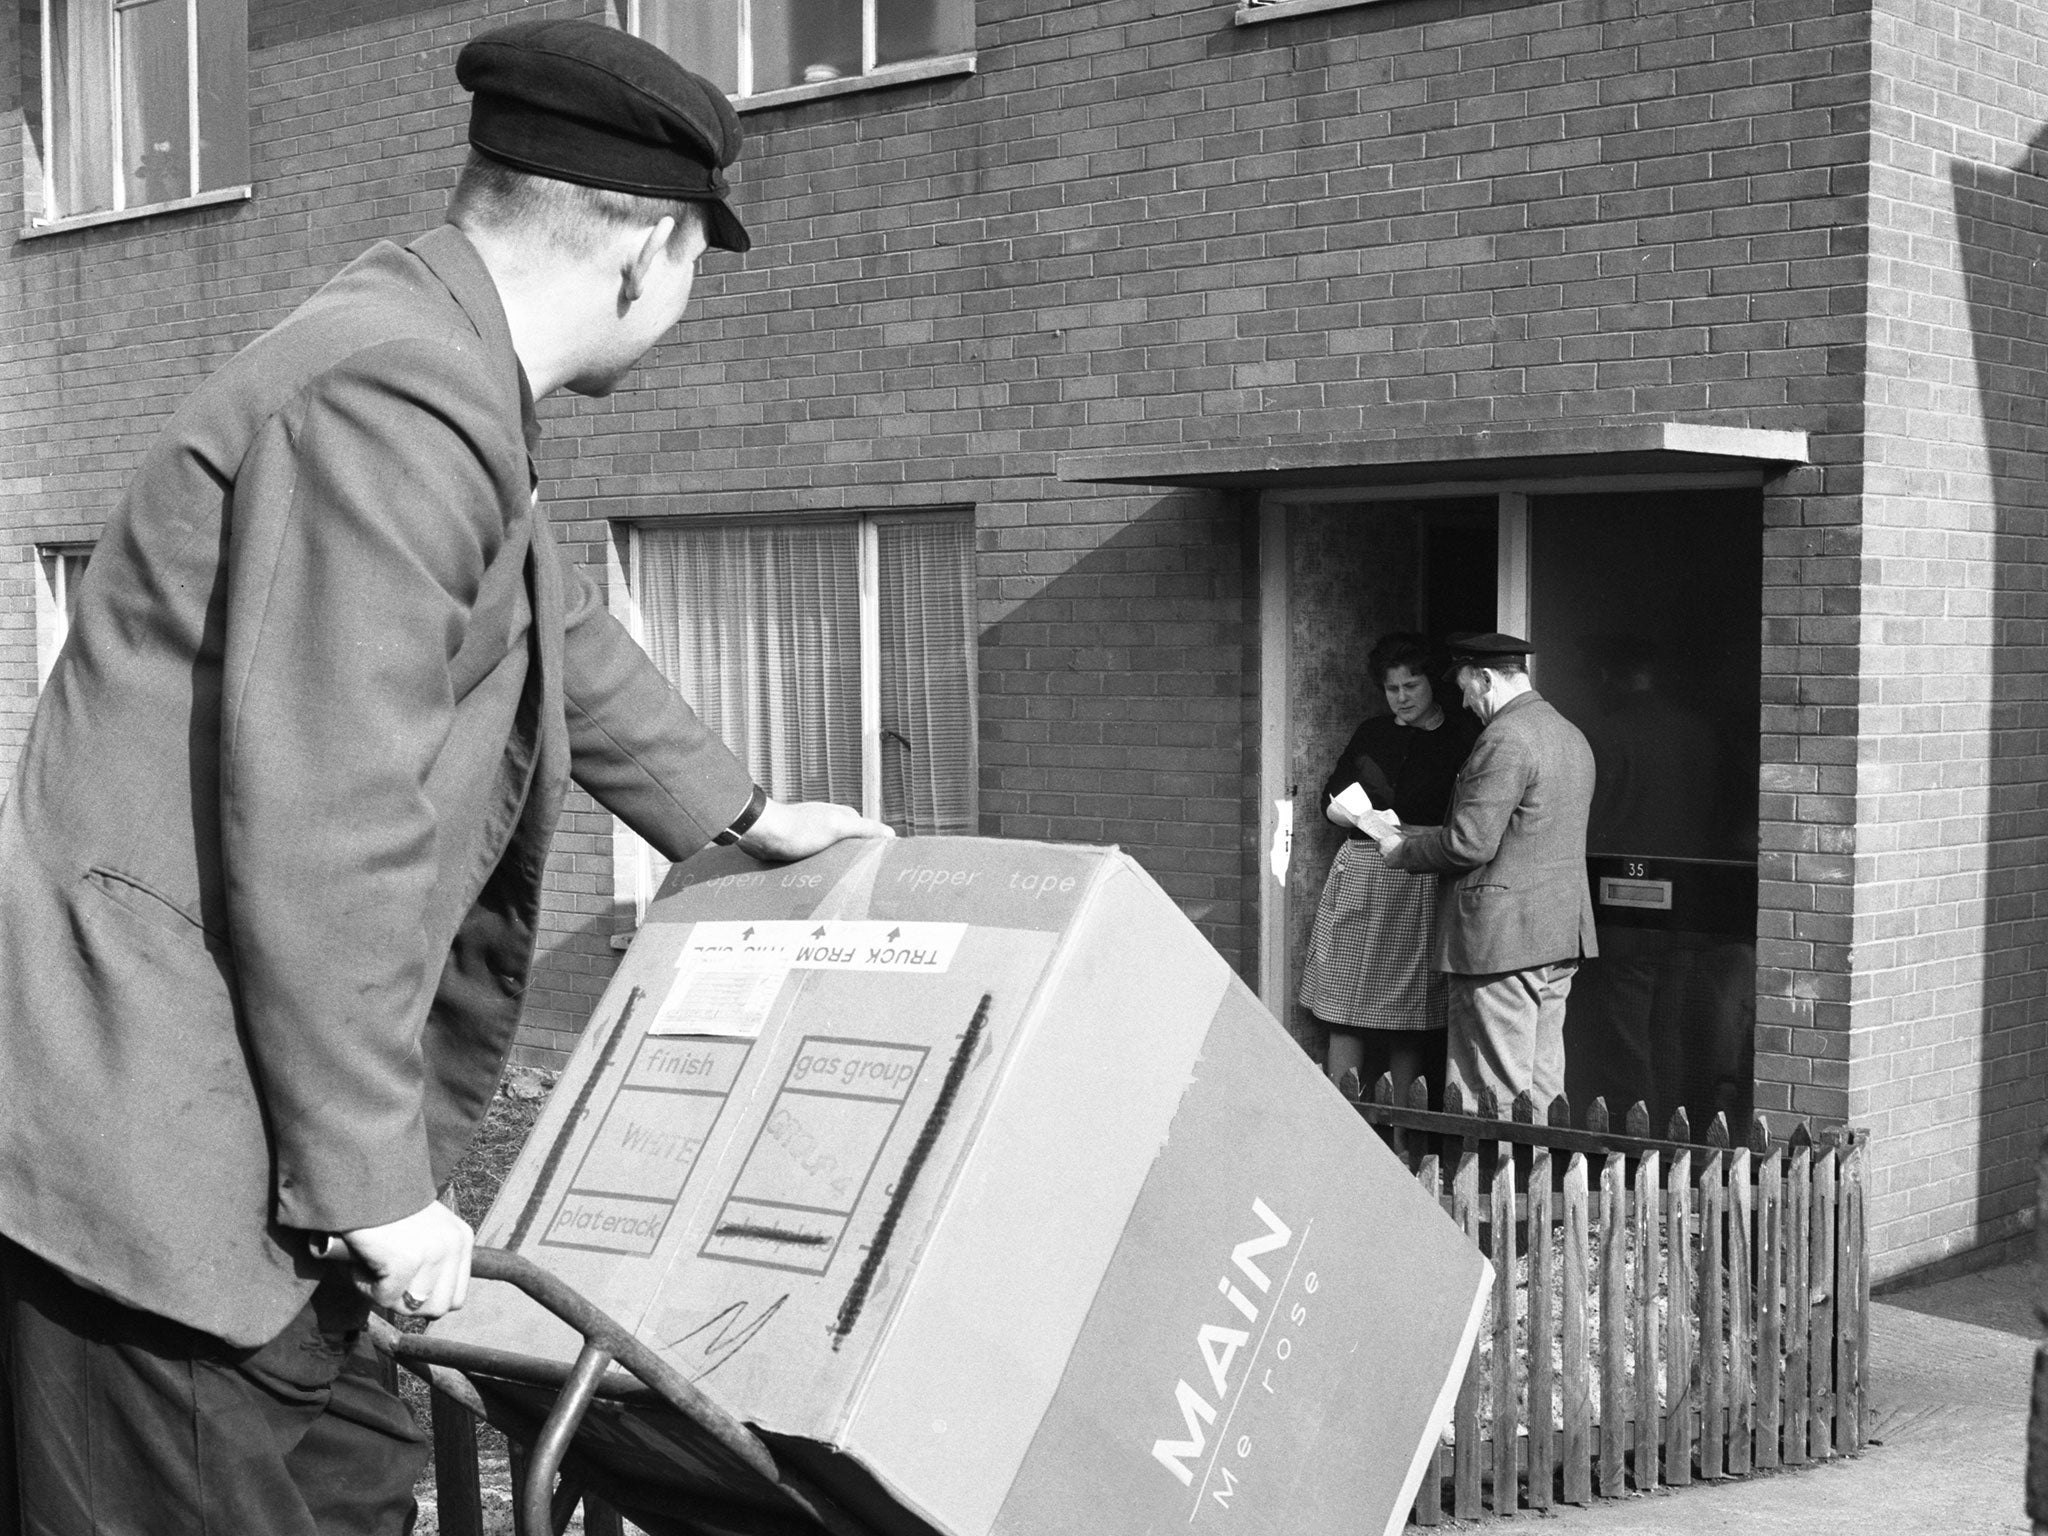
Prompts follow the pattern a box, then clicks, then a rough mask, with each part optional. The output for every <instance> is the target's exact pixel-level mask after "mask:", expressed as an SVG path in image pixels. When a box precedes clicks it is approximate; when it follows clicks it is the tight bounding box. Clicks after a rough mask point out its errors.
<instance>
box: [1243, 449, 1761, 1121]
mask: <svg viewBox="0 0 2048 1536" xmlns="http://www.w3.org/2000/svg"><path fill="white" fill-rule="evenodd" d="M1262 542H1263V548H1264V557H1265V558H1264V569H1263V573H1262V589H1261V604H1262V607H1263V609H1264V620H1263V623H1262V631H1263V635H1264V645H1265V649H1266V659H1265V661H1264V663H1263V676H1262V682H1261V688H1262V710H1261V712H1262V734H1263V735H1264V737H1265V744H1264V746H1263V748H1262V763H1263V773H1264V780H1265V783H1266V784H1267V785H1268V786H1270V788H1269V791H1268V793H1267V794H1266V795H1265V797H1264V800H1265V804H1264V806H1263V807H1262V813H1263V814H1262V825H1263V826H1264V828H1265V835H1266V843H1267V846H1268V852H1269V858H1268V864H1269V868H1268V869H1267V870H1266V871H1265V876H1266V878H1265V880H1264V881H1263V882H1262V893H1263V894H1262V900H1261V973H1260V974H1261V987H1260V990H1261V993H1262V995H1263V996H1264V997H1265V999H1266V1002H1267V1004H1268V1006H1269V1007H1271V1008H1272V1009H1273V1011H1274V1012H1275V1014H1276V1015H1278V1016H1279V1017H1280V1018H1282V1019H1284V1020H1285V1021H1286V1022H1287V1023H1288V1026H1289V1028H1290V1029H1291V1030H1292V1031H1293V1032H1294V1033H1295V1034H1296V1036H1297V1038H1299V1039H1300V1040H1301V1043H1302V1045H1303V1047H1304V1048H1305V1049H1307V1050H1309V1051H1310V1052H1312V1053H1314V1054H1317V1055H1318V1056H1320V1053H1321V1050H1322V1045H1323V1042H1322V1039H1321V1030H1320V1029H1319V1028H1318V1027H1317V1025H1316V1024H1315V1022H1314V1020H1313V1019H1311V1018H1310V1017H1309V1016H1308V1015H1307V1013H1306V1011H1305V1010H1303V1009H1302V1008H1300V1007H1299V1006H1298V1005H1297V1004H1296V1002H1295V996H1296V993H1297V990H1298V987H1299V982H1300V975H1301V967H1302V963H1303V958H1304V956H1305V955H1306V953H1307V948H1308V936H1309V932H1310V930H1311V928H1312V926H1313V923H1314V919H1315V910H1316V904H1317V899H1318V897H1319V896H1320V894H1321V890H1322V884H1323V881H1324V879H1325V877H1326V876H1327V874H1328V871H1329V868H1330V864H1331V860H1332V858H1333V857H1334V855H1335V853H1336V850H1337V848H1338V846H1339V844H1340V842H1341V840H1342V834H1341V833H1340V832H1339V831H1338V829H1337V828H1335V827H1333V826H1331V825H1330V824H1329V823H1328V822H1327V821H1325V820H1324V818H1323V815H1322V806H1321V790H1322V787H1323V782H1324V778H1325V776H1326V775H1327V774H1328V773H1329V771H1330V768H1331V765H1332V764H1333V763H1334V762H1335V760H1336V757H1337V755H1338V753H1339V752H1340V751H1341V750H1342V748H1343V746H1344V743H1345V741H1346V739H1347V738H1348V737H1349V735H1350V733H1351V731H1352V730H1353V729H1354V728H1355V727H1356V726H1357V724H1358V723H1359V721H1360V720H1361V719H1362V718H1363V717H1364V716H1365V715H1367V714H1369V713H1379V712H1381V711H1383V710H1384V708H1385V705H1384V702H1383V701H1382V700H1380V699H1379V698H1378V697H1377V696H1376V690H1375V689H1374V688H1373V685H1372V681H1371V679H1370V678H1369V677H1368V676H1367V675H1366V672H1365V666H1364V661H1365V656H1366V653H1367V651H1369V650H1370V648H1371V646H1372V644H1373V642H1374V641H1375V640H1376V639H1377V638H1379V636H1380V635H1382V634H1384V633H1385V632H1387V631H1389V630H1395V629H1409V630H1419V631H1421V632H1423V633H1425V634H1430V635H1432V636H1436V637H1441V636H1442V635H1443V634H1446V633H1449V632H1454V631H1457V630H1485V629H1494V628H1501V629H1507V630H1510V631H1514V632H1518V633H1521V634H1523V635H1524V636H1525V637H1526V638H1528V639H1529V640H1530V641H1531V642H1532V643H1533V644H1534V645H1535V647H1536V655H1535V657H1534V658H1533V660H1532V667H1531V671H1532V676H1533V678H1534V681H1535V682H1536V685H1537V687H1538V688H1539V689H1540V690H1541V691H1542V692H1543V693H1544V694H1545V695H1546V696H1547V697H1549V698H1550V700H1551V702H1552V703H1554V704H1555V705H1557V707H1558V708H1559V709H1560V710H1561V711H1562V712H1563V713H1564V714H1565V715H1566V716H1567V718H1569V719H1571V720H1572V721H1573V722H1574V723H1576V724H1577V725H1578V726H1579V727H1580V728H1581V729H1582V730H1584V731H1585V732H1586V734H1587V737H1588V739H1589V740H1590V741H1591V742H1592V743H1593V746H1594V752H1595V758H1596V763H1597V765H1598V770H1599V774H1600V780H1601V788H1600V791H1599V798H1598V799H1597V800H1596V804H1595V817H1594V825H1593V828H1592V833H1591V836H1590V837H1589V848H1588V854H1589V859H1588V880H1589V882H1590V884H1591V888H1592V892H1593V897H1594V912H1595V915H1596V920H1597V922H1598V925H1599V933H1600V944H1601V948H1602V958H1601V959H1600V960H1596V961H1591V962H1589V963H1588V964H1587V965H1585V966H1584V967H1582V968H1581V970H1580V973H1579V977H1578V980H1577V982H1576V984H1575V986H1574V990H1573V994H1572V999H1571V1004H1570V1007H1569V1009H1568V1010H1567V1016H1566V1061H1567V1076H1566V1082H1567V1090H1568V1091H1569V1093H1570V1094H1571V1097H1572V1101H1573V1103H1574V1105H1575V1106H1581V1107H1582V1106H1583V1105H1584V1104H1586V1103H1587V1102H1588V1101H1589V1100H1590V1099H1591V1098H1593V1097H1594V1096H1596V1095H1598V1096H1600V1097H1603V1098H1605V1099H1606V1100H1607V1103H1608V1106H1609V1108H1610V1110H1611V1111H1612V1112H1613V1113H1614V1114H1615V1115H1616V1116H1617V1118H1618V1117H1619V1116H1620V1114H1621V1113H1623V1112H1624V1111H1625V1110H1626V1109H1627V1107H1628V1106H1629V1105H1630V1104H1632V1103H1635V1102H1637V1101H1638V1100H1640V1101H1641V1102H1642V1103H1643V1104H1644V1105H1645V1106H1646V1107H1647V1108H1648V1109H1649V1110H1650V1112H1651V1114H1652V1116H1653V1118H1654V1119H1655V1120H1656V1122H1657V1128H1658V1129H1659V1130H1660V1131H1661V1130H1662V1129H1663V1126H1664V1123H1665V1122H1666V1121H1667V1120H1668V1118H1669V1116H1670V1115H1671V1113H1672V1112H1673V1111H1674V1110H1676V1109H1678V1108H1681V1107H1682V1108H1684V1109H1686V1110H1687V1112H1688V1114H1689V1115H1690V1117H1691V1119H1692V1122H1693V1128H1694V1130H1695V1131H1703V1130H1704V1128H1705V1125H1706V1123H1707V1121H1708V1120H1710V1119H1711V1117H1712V1115H1713V1114H1714V1113H1715V1112H1716V1111H1727V1112H1728V1113H1729V1115H1730V1119H1731V1122H1734V1121H1736V1119H1737V1117H1738V1116H1742V1115H1746V1114H1747V1112H1748V1109H1749V1107H1750V1101H1751V1094H1752V1088H1753V1060H1754V1050H1755V1009H1756V979H1755V969H1756V911H1757V906H1756V894H1757V893H1756V879H1757V866H1756V828H1757V762H1758V746H1759V719H1760V705H1759V677H1760V671H1761V597H1762V511H1761V497H1760V493H1759V492H1758V491H1757V490H1756V489H1755V488H1753V487H1750V486H1741V487H1717V488H1678V489H1673V488H1669V487H1663V488H1655V489H1631V490H1626V491H1621V490H1612V491H1610V490H1605V489H1602V488H1600V487H1598V486H1595V487H1593V488H1591V489H1589V490H1585V491H1574V492H1573V493H1572V494H1569V495H1567V494H1557V493H1553V492H1550V491H1549V490H1548V489H1547V488H1544V487H1531V488H1529V489H1528V490H1526V491H1525V490H1517V491H1512V492H1506V493H1502V494H1480V495H1472V494H1465V495H1454V496H1446V497H1441V498H1434V499H1432V498H1428V497H1421V496H1411V497H1407V498H1404V499H1388V500H1373V499H1369V498H1368V497H1366V496H1362V495H1358V496H1352V497H1343V496H1335V495H1332V496H1329V497H1327V498H1325V499H1321V500H1315V501H1308V500H1303V501H1299V502H1295V503H1292V504H1289V505H1285V506H1274V507H1270V508H1269V509H1268V511H1267V513H1266V519H1265V524H1264V529H1263V535H1262ZM1282 787H1284V791H1285V792H1284V793H1280V792H1279V790H1280V789H1281V788H1282Z"/></svg>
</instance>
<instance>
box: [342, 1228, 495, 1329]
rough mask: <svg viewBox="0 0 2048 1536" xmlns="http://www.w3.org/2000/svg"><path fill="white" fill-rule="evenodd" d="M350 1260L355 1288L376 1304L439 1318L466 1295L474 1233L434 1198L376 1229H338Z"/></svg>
mask: <svg viewBox="0 0 2048 1536" xmlns="http://www.w3.org/2000/svg"><path fill="white" fill-rule="evenodd" d="M342 1237H343V1239H344V1240H345V1241H346V1242H347V1243H348V1251H349V1254H350V1255H351V1257H353V1258H354V1260H355V1284H356V1289H357V1290H359V1291H361V1292H362V1293H363V1294H364V1295H365V1296H368V1297H369V1298H370V1299H371V1300H372V1301H374V1302H376V1303H377V1305H378V1306H380V1307H390V1308H392V1309H394V1310H396V1311H399V1312H403V1313H406V1314H407V1315H409V1316H413V1317H440V1316H442V1315H443V1314H444V1313H448V1312H453V1311H454V1310H455V1309H456V1308H457V1307H459V1306H461V1305H462V1303H463V1302H464V1301H465V1300H467V1299H468V1296H469V1255H470V1250H471V1249H472V1248H474V1247H475V1245H476V1234H475V1233H473V1232H471V1231H470V1230H469V1223H468V1222H466V1221H464V1220H463V1219H462V1218H461V1217H460V1216H458V1215H456V1214H455V1213H454V1212H453V1211H451V1210H449V1209H448V1207H447V1206H445V1205H443V1204H441V1202H440V1201H438V1200H436V1201H435V1202H434V1203H433V1204H431V1205H429V1206H427V1207H426V1208H425V1209H423V1210H418V1211H414V1212H413V1213H412V1215H410V1216H403V1217H400V1218H399V1219H398V1220H397V1221H392V1222H386V1223H385V1224H384V1225H383V1226H381V1227H358V1228H356V1229H355V1231H353V1232H344V1233H343V1234H342Z"/></svg>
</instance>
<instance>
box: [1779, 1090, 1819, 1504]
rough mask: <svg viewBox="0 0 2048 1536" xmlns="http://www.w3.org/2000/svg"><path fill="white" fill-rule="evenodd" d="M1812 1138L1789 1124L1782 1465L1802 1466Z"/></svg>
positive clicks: (1810, 1288)
mask: <svg viewBox="0 0 2048 1536" xmlns="http://www.w3.org/2000/svg"><path fill="white" fill-rule="evenodd" d="M1812 1259H1813V1137H1812V1135H1811V1134H1810V1133H1809V1132H1808V1131H1807V1129H1806V1127H1805V1126H1804V1125H1795V1126H1794V1127H1793V1128H1792V1167H1791V1171H1790V1172H1789V1173H1788V1174H1787V1175H1786V1189H1785V1464H1786V1465H1787V1466H1792V1467H1799V1466H1804V1465H1805V1464H1806V1420H1807V1415H1808V1412H1809V1406H1808V1394H1809V1393H1811V1392H1812V1390H1813V1383H1812V1380H1811V1379H1810V1377H1809V1376H1808V1374H1807V1353H1808V1348H1809V1346H1810V1344H1811V1343H1812V1329H1813V1273H1812V1270H1811V1268H1810V1265H1811V1263H1812Z"/></svg>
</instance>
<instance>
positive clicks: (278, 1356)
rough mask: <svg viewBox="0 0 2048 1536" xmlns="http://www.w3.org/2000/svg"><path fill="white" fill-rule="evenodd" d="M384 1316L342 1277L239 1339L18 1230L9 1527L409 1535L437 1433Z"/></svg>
mask: <svg viewBox="0 0 2048 1536" xmlns="http://www.w3.org/2000/svg"><path fill="white" fill-rule="evenodd" d="M367 1316H368V1303H367V1302H366V1301H364V1300H363V1298H362V1297H360V1296H359V1295H357V1294H356V1292H355V1291H354V1290H353V1289H352V1288H351V1287H349V1286H348V1285H346V1284H345V1283H342V1282H334V1283H331V1284H325V1285H323V1286H322V1287H321V1288H320V1290H319V1291H318V1292H317V1293H315V1295H314V1297H313V1299H312V1301H310V1302H309V1303H307V1305H306V1308H305V1310H304V1311H303V1312H301V1313H300V1314H299V1315H298V1316H297V1317H295V1318H294V1319H292V1321H291V1323H290V1324H289V1326H287V1327H286V1328H285V1330H284V1331H283V1332H282V1333H280V1334H279V1335H278V1336H277V1337H276V1338H274V1339H272V1340H271V1341H270V1342H269V1343H268V1344H266V1345H264V1346H263V1347H262V1348H261V1349H256V1350H238V1349H232V1348H230V1347H229V1346H227V1345H225V1344H223V1343H221V1342H220V1341H219V1340H217V1339H213V1338H210V1337H208V1336H207V1335H205V1334H202V1333H197V1332H194V1331H193V1330H192V1329H189V1328H186V1327H183V1326H182V1325H180V1324H177V1323H173V1322H169V1321H167V1320H166V1319H164V1318H160V1317H155V1316H152V1315H151V1314H149V1313H147V1312H138V1311H135V1310H134V1309H133V1308H130V1307H124V1306H122V1305H121V1304H120V1303H118V1302H115V1301H111V1300H109V1299H107V1298H106V1297H104V1296H101V1295H98V1294H97V1293H95V1292H92V1291H88V1290H85V1289H84V1288H83V1287H81V1286H77V1285H74V1284H73V1283H72V1282H71V1281H70V1280H68V1279H66V1278H65V1277H64V1276H63V1275H62V1274H60V1273H58V1272H57V1271H56V1270H54V1269H52V1268H51V1267H50V1266H49V1265H47V1264H44V1263H43V1262H42V1261H41V1260H39V1259H36V1258H34V1257H33V1256H31V1255H30V1254H28V1253H27V1252H26V1251H24V1250H23V1249H21V1248H19V1247H17V1246H15V1245H14V1244H12V1243H9V1242H8V1241H6V1240H5V1239H4V1238H0V1536H405V1533H408V1532H410V1531H411V1530H412V1524H413V1519H414V1515H415V1513H416V1511H415V1508H414V1505H413V1498H412V1486H413V1481H414V1479H415V1478H416V1477H418V1475H419V1471H420V1468H421V1467H422V1466H423V1465H424V1464H425V1460H426V1439H425V1436H424V1435H422V1433H421V1432H420V1430H419V1429H418V1427H417V1426H416V1425H415V1424H414V1422H413V1418H412V1413H411V1411H410V1410H409V1409H408V1408H407V1407H406V1405H405V1404H404V1402H403V1401H401V1400H400V1399H399V1397H398V1396H397V1395H396V1394H395V1393H393V1392H392V1391H391V1390H390V1389H389V1388H388V1387H387V1386H386V1385H385V1384H384V1380H383V1376H382V1373H381V1372H380V1370H379V1368H378V1365H377V1361H376V1357H375V1356H374V1354H373V1353H372V1352H371V1350H370V1346H369V1340H368V1338H367V1336H366V1335H365V1333H364V1323H365V1321H366V1319H367ZM10 1419H11V1420H12V1423H11V1424H10V1423H9V1420H10ZM10 1429H11V1431H12V1433H11V1436H10V1435H9V1434H8V1431H9V1430H10ZM10 1485H12V1486H10Z"/></svg>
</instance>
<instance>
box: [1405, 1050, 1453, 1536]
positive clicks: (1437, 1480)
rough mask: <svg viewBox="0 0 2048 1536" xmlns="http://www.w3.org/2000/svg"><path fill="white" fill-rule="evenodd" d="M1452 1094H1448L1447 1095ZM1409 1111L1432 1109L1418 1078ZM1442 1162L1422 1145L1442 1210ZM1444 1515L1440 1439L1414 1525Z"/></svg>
mask: <svg viewBox="0 0 2048 1536" xmlns="http://www.w3.org/2000/svg"><path fill="white" fill-rule="evenodd" d="M1448 1091H1449V1090H1446V1092H1447V1093H1448ZM1408 1107H1409V1108H1410V1109H1428V1108H1429V1084H1428V1083H1426V1082H1424V1081H1423V1080H1422V1079H1421V1078H1419V1077H1418V1078H1416V1079H1414V1080H1413V1081H1412V1082H1410V1083H1409V1085H1408ZM1440 1165H1441V1159H1440V1158H1439V1156H1438V1153H1437V1138H1436V1137H1435V1136H1433V1135H1432V1136H1430V1137H1429V1139H1428V1140H1426V1141H1424V1142H1423V1143H1422V1155H1421V1156H1420V1157H1419V1158H1418V1159H1417V1161H1416V1165H1415V1178H1416V1182H1418V1183H1419V1184H1421V1185H1422V1187H1423V1189H1424V1190H1425V1191H1426V1192H1427V1193H1428V1195H1429V1198H1430V1199H1432V1200H1434V1201H1435V1202H1436V1203H1437V1204H1438V1205H1439V1206H1441V1205H1442V1204H1443V1203H1444V1187H1443V1176H1442V1172H1441V1166H1440ZM1443 1514H1444V1442H1443V1437H1442V1436H1441V1435H1439V1436H1438V1437H1437V1442H1436V1444H1435V1445H1433V1446H1431V1447H1430V1449H1429V1465H1428V1466H1427V1467H1426V1468H1425V1469H1424V1470H1423V1474H1422V1486H1421V1487H1420V1488H1417V1489H1416V1490H1415V1523H1416V1524H1417V1525H1436V1524H1437V1523H1439V1522H1440V1521H1441V1520H1442V1519H1443Z"/></svg>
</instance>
